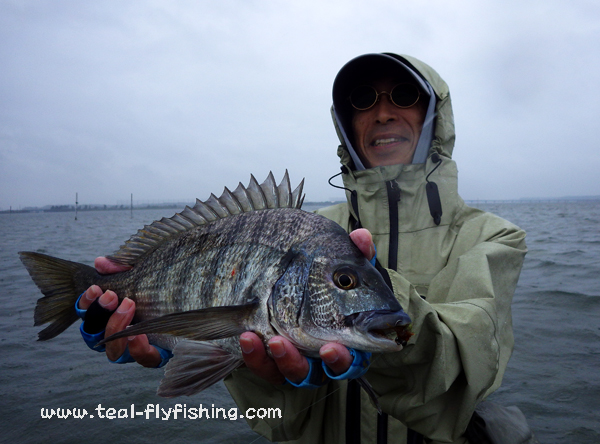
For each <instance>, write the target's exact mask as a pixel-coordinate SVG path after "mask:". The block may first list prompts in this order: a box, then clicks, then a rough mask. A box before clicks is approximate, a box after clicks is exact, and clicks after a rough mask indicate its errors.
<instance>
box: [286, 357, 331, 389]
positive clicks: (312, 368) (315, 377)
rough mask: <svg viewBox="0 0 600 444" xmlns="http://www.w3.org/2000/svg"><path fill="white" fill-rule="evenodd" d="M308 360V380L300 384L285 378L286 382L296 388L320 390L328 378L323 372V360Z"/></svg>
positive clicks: (305, 379)
mask: <svg viewBox="0 0 600 444" xmlns="http://www.w3.org/2000/svg"><path fill="white" fill-rule="evenodd" d="M306 359H308V365H309V367H308V375H306V378H304V380H303V381H302V382H300V383H298V384H296V383H294V382H292V381H290V380H289V379H287V378H285V380H286V381H287V382H288V383H289V384H291V385H293V386H294V387H300V388H311V389H315V388H319V387H321V386H322V385H324V384H325V383H326V382H327V376H325V373H324V372H323V368H322V366H321V360H320V359H319V358H308V357H307V358H306Z"/></svg>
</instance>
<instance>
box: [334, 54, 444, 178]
mask: <svg viewBox="0 0 600 444" xmlns="http://www.w3.org/2000/svg"><path fill="white" fill-rule="evenodd" d="M383 71H386V72H393V73H396V74H398V75H404V76H409V78H412V79H414V80H416V82H417V83H418V84H419V86H420V87H421V90H422V93H424V96H425V97H428V99H429V103H428V108H427V113H426V117H425V122H424V124H423V129H422V131H421V137H420V138H419V142H418V144H417V148H416V150H415V155H414V157H413V163H414V164H422V163H425V162H426V160H427V158H428V157H429V156H431V155H432V154H433V153H438V154H439V155H440V156H443V157H446V158H448V159H450V158H451V157H452V150H453V148H454V138H455V134H454V117H453V114H452V105H451V101H450V93H449V90H448V85H446V82H444V80H443V79H442V78H441V77H440V76H439V74H438V73H437V72H436V71H435V70H433V69H432V68H431V67H430V66H429V65H427V64H425V63H423V62H421V61H420V60H418V59H416V58H414V57H410V56H407V55H396V54H392V53H382V54H365V55H362V56H359V57H356V58H355V59H352V60H350V61H349V62H348V63H347V64H346V65H344V66H343V67H342V69H341V70H340V71H339V73H338V75H337V76H336V78H335V81H334V84H333V94H332V95H333V106H332V107H331V113H332V117H333V121H334V125H335V128H336V131H337V134H338V138H339V139H340V143H341V145H340V148H341V149H340V150H339V151H338V154H339V155H340V160H341V162H342V164H343V165H345V166H346V167H348V168H350V169H352V170H362V169H364V166H363V165H362V162H361V160H360V158H359V157H358V155H357V154H356V152H355V150H354V147H353V146H352V140H353V135H352V124H351V119H352V108H351V106H350V105H349V103H348V100H347V97H348V96H349V94H350V92H351V90H352V88H354V87H356V86H358V85H360V84H361V83H363V82H364V80H365V79H368V78H369V77H373V75H376V74H377V73H380V72H383Z"/></svg>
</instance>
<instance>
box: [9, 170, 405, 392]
mask: <svg viewBox="0 0 600 444" xmlns="http://www.w3.org/2000/svg"><path fill="white" fill-rule="evenodd" d="M303 185H304V180H302V182H301V183H300V184H299V185H298V186H297V187H296V188H295V189H294V191H292V189H291V185H290V179H289V175H288V172H287V171H286V172H285V175H284V177H283V179H282V181H281V183H280V184H279V185H277V184H276V181H275V179H274V176H273V173H272V172H271V173H269V175H268V177H267V178H266V180H265V181H264V182H263V183H262V184H260V185H259V183H258V182H257V180H256V179H255V177H254V176H253V175H251V178H250V182H249V184H248V185H247V186H243V185H242V184H241V182H240V183H239V185H238V187H237V188H236V189H235V190H234V191H233V192H232V191H230V190H229V189H228V188H227V187H225V189H224V191H223V193H222V195H221V196H220V197H218V198H217V197H216V196H215V195H214V194H211V196H210V198H209V199H207V200H206V201H200V200H196V204H195V205H194V206H193V207H189V206H188V207H186V208H185V209H184V210H183V211H182V212H181V213H177V214H175V215H174V216H173V217H171V218H163V219H161V220H158V221H154V222H152V223H151V224H150V225H146V226H145V227H144V228H142V229H140V230H139V231H138V232H137V233H136V234H134V235H133V236H131V238H130V239H129V240H127V241H126V242H125V243H124V245H122V246H121V247H120V248H119V250H118V251H116V252H115V253H114V254H112V255H111V256H108V258H109V259H111V260H112V261H114V262H116V263H119V264H123V265H128V266H130V267H131V268H130V269H129V270H127V271H123V272H119V273H115V274H110V275H102V274H99V273H98V272H97V271H96V270H95V269H94V268H93V267H90V266H88V265H85V264H80V263H76V262H71V261H67V260H64V259H60V258H55V257H52V256H48V255H44V254H41V253H37V252H20V253H19V255H20V259H21V261H22V263H23V264H24V266H25V267H26V268H27V270H28V272H29V274H30V276H31V278H32V279H33V281H34V283H35V284H36V285H37V286H38V287H39V289H40V290H41V292H42V293H43V294H44V297H42V298H40V299H39V300H38V301H37V305H36V307H35V312H34V325H35V326H39V325H43V324H47V323H50V325H49V326H47V327H46V328H44V329H43V330H41V331H40V332H39V333H38V340H40V341H46V340H49V339H52V338H54V337H56V336H58V335H59V334H61V333H62V332H63V331H64V330H66V329H67V328H68V327H69V326H70V325H71V324H72V323H74V322H75V321H76V320H77V319H78V317H77V314H76V311H75V303H76V301H77V299H78V297H79V295H81V294H82V293H83V292H84V291H85V290H86V289H87V288H88V287H90V286H91V285H98V286H99V287H100V288H101V289H102V290H103V291H106V290H112V291H114V292H115V293H116V294H117V295H118V297H119V299H120V300H122V299H124V298H125V297H128V298H130V299H132V300H134V301H135V303H136V313H135V317H134V319H133V321H132V325H130V326H129V327H128V328H126V329H125V330H123V331H121V332H119V333H116V334H114V335H112V336H110V337H108V338H105V339H104V340H103V341H102V342H101V343H100V344H103V343H106V342H108V341H111V340H114V339H117V338H121V337H126V336H132V335H138V334H148V335H149V339H150V342H151V343H152V344H155V345H158V346H160V347H163V348H166V349H169V350H172V353H173V357H172V358H171V360H170V361H169V363H168V364H167V366H166V367H165V376H164V378H163V380H162V381H161V383H160V386H159V388H158V394H159V395H160V396H165V397H174V396H182V395H188V396H189V395H192V394H195V393H198V392H200V391H202V390H204V389H206V388H207V387H209V386H210V385H212V384H214V383H216V382H218V381H219V380H221V379H223V378H225V377H226V376H227V375H229V374H230V373H231V372H233V371H234V370H235V369H237V368H238V367H240V366H242V365H243V358H242V353H241V350H240V347H239V343H238V338H239V335H240V334H242V333H243V332H246V331H252V332H255V333H256V334H257V335H258V336H259V337H260V338H261V339H262V340H263V341H264V343H265V346H266V344H267V342H268V340H269V339H270V338H272V337H273V336H276V335H280V336H283V337H285V338H287V339H288V340H289V341H291V343H292V344H294V345H295V346H296V347H297V348H298V350H300V352H301V353H302V354H304V355H305V356H309V357H318V356H319V349H320V347H321V346H322V345H324V344H326V343H328V342H337V343H340V344H343V345H345V346H346V347H349V348H354V349H357V350H361V351H365V352H397V351H400V350H402V348H403V346H404V345H406V341H407V338H409V337H410V335H411V333H410V323H411V320H410V318H409V316H408V315H407V314H406V312H405V311H404V310H403V309H402V307H401V306H400V304H399V302H398V301H397V299H396V298H395V297H394V294H393V292H392V291H391V289H390V288H389V286H388V285H387V284H386V283H385V281H384V279H383V278H382V276H381V274H380V273H379V272H378V271H377V270H376V268H375V267H374V266H373V265H372V264H371V263H370V261H369V260H367V258H365V257H364V255H363V254H362V253H361V252H360V250H359V249H358V248H357V247H356V246H355V245H354V243H353V242H352V240H351V239H350V237H349V235H348V233H346V231H345V230H344V229H343V228H342V227H340V226H339V225H338V224H337V223H335V222H333V221H331V220H329V219H327V218H325V217H323V216H320V215H318V214H315V213H312V212H307V211H304V210H302V208H301V207H302V203H303V200H304V195H303V193H302V190H303Z"/></svg>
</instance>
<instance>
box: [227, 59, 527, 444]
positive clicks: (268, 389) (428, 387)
mask: <svg viewBox="0 0 600 444" xmlns="http://www.w3.org/2000/svg"><path fill="white" fill-rule="evenodd" d="M403 57H405V58H406V60H408V61H409V62H410V63H411V64H412V65H413V67H415V68H416V69H417V70H418V71H420V72H421V74H423V76H424V77H425V78H426V79H427V80H428V81H429V83H430V84H431V86H432V87H433V89H434V91H435V94H436V97H437V105H436V112H437V119H436V126H435V136H434V140H433V142H432V146H431V149H430V152H429V158H428V160H427V162H426V163H425V164H412V165H393V166H384V167H376V168H371V169H367V170H363V171H352V170H351V168H350V162H351V160H350V156H349V154H348V151H347V149H346V148H345V146H343V145H342V146H340V147H339V149H338V155H339V157H340V159H341V162H342V164H343V165H346V167H347V173H346V174H344V175H343V181H344V186H345V187H346V188H348V189H350V190H356V191H357V192H358V208H359V215H360V221H361V223H362V226H363V227H364V228H367V229H368V230H370V231H371V233H372V234H373V239H374V242H375V245H376V247H377V260H378V261H379V263H380V264H382V265H383V266H384V267H388V258H389V252H390V245H393V244H394V243H396V242H397V258H398V259H397V266H396V268H397V270H393V269H387V272H388V274H389V276H390V280H391V282H392V286H393V290H394V293H395V295H396V297H397V299H398V301H399V302H400V305H401V306H402V307H403V308H404V310H405V311H406V312H407V313H408V314H409V316H410V317H411V319H412V320H413V327H412V329H413V332H414V336H413V337H412V338H411V339H410V340H409V341H408V344H407V346H406V347H405V348H404V349H403V350H402V351H400V352H397V353H390V354H381V355H374V356H373V359H372V364H371V367H370V369H369V371H368V372H367V374H366V379H367V380H368V381H369V382H370V383H371V385H372V386H373V388H374V390H375V392H377V393H378V394H379V395H381V397H380V398H379V402H380V405H381V408H382V410H383V411H384V412H386V413H387V414H388V415H389V426H388V442H389V443H405V442H406V436H407V426H408V427H410V428H411V429H413V430H415V431H416V432H418V433H420V434H422V435H423V436H424V437H425V438H426V440H427V441H426V442H432V443H438V442H439V443H442V442H451V443H465V442H467V440H466V438H464V436H463V435H464V432H465V429H466V427H467V424H468V423H469V420H470V418H471V416H472V414H473V411H474V409H475V407H476V405H477V404H478V403H479V402H480V401H481V400H482V399H484V398H485V397H486V396H487V395H489V394H490V393H491V392H493V391H494V390H496V389H497V388H498V387H499V386H500V383H501V381H502V377H503V375H504V371H505V369H506V365H507V363H508V360H509V358H510V355H511V352H512V348H513V332H512V320H511V302H512V297H513V293H514V291H515V287H516V285H517V280H518V278H519V274H520V271H521V266H522V263H523V259H524V256H525V253H526V247H525V232H524V231H523V230H521V229H520V228H518V227H517V226H515V225H513V224H511V223H509V222H507V221H505V220H503V219H501V218H499V217H497V216H494V215H492V214H490V213H486V212H483V211H481V210H478V209H474V208H470V207H468V206H467V205H465V203H464V201H463V200H462V199H461V198H460V197H459V195H458V192H457V168H456V164H455V162H454V161H453V160H452V158H451V156H452V150H453V147H454V137H455V136H454V119H453V115H452V107H451V103H450V94H449V91H448V87H447V85H446V83H445V82H444V81H443V80H442V79H441V78H440V77H439V75H438V74H437V73H436V72H435V71H434V70H433V69H431V68H430V67H429V66H427V65H425V64H424V63H422V62H420V61H418V60H416V59H414V58H410V57H407V56H403ZM334 120H335V118H334ZM335 123H336V127H337V122H335ZM342 143H343V142H342ZM434 153H437V154H438V155H439V156H440V158H441V159H442V162H441V164H440V165H439V167H438V168H437V169H435V171H433V169H434V168H435V166H436V163H435V162H433V160H432V158H431V155H432V154H434ZM434 158H435V156H434ZM432 171H433V173H432V174H431V175H430V177H429V180H430V181H433V182H435V183H436V184H437V186H438V189H439V193H440V199H441V203H442V209H443V215H442V218H441V223H440V224H439V225H436V224H435V223H434V220H433V218H432V216H431V214H430V210H429V205H428V201H427V195H426V191H425V185H426V177H427V175H428V174H429V173H431V172H432ZM392 183H394V184H396V185H397V186H398V188H399V190H400V199H399V200H397V199H394V200H393V201H392V202H391V203H390V195H388V189H390V185H391V184H392ZM347 197H348V202H350V195H349V193H348V196H347ZM393 212H397V215H398V229H397V236H395V233H392V235H390V231H391V230H390V221H391V220H392V218H391V216H390V214H391V213H393ZM319 213H320V214H322V215H324V216H326V217H328V218H329V219H332V220H334V221H336V222H337V223H339V224H340V225H341V226H342V227H344V228H345V229H346V230H348V231H351V230H352V228H353V220H356V219H357V215H356V214H355V212H354V210H353V208H352V206H351V205H350V203H344V204H340V205H335V206H332V207H328V208H325V209H322V210H320V211H319ZM391 268H394V267H391ZM226 384H227V387H228V389H229V391H230V393H231V395H232V396H233V398H234V399H235V401H236V403H237V404H238V406H239V407H240V408H242V409H246V408H249V407H254V408H257V409H258V408H260V407H263V408H269V407H271V408H279V409H280V410H281V412H282V418H281V419H278V418H275V419H273V418H271V419H269V418H266V417H265V418H263V419H260V418H258V417H254V418H252V419H247V421H248V423H249V424H250V426H251V427H252V429H254V430H255V431H256V432H258V433H260V434H261V435H263V436H265V437H267V438H268V439H270V440H273V441H294V442H298V443H313V444H314V443H344V442H345V439H346V437H345V417H346V416H345V415H346V387H347V382H346V381H339V382H338V381H330V382H329V383H327V384H326V385H325V386H323V387H321V388H319V389H313V390H311V389H299V388H295V387H293V386H291V385H289V384H287V385H281V386H274V385H271V384H269V383H267V382H265V381H263V380H262V379H260V378H258V377H257V376H255V375H253V374H252V373H251V372H250V371H249V370H248V369H246V368H242V369H239V370H237V371H235V372H234V373H233V374H232V375H231V376H230V377H229V378H227V380H226ZM361 392H362V393H361V398H362V399H361V406H362V408H361V442H362V443H375V442H376V423H377V411H376V410H375V408H374V407H373V405H372V403H371V401H370V400H369V398H368V397H367V395H366V394H365V393H364V391H361Z"/></svg>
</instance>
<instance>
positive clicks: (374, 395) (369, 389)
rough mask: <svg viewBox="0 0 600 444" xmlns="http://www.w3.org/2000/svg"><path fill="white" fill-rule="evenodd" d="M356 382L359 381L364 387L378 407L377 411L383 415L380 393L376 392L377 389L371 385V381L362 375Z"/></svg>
mask: <svg viewBox="0 0 600 444" xmlns="http://www.w3.org/2000/svg"><path fill="white" fill-rule="evenodd" d="M356 382H358V384H359V385H360V386H361V387H362V389H363V390H364V391H365V392H366V394H367V395H369V398H371V401H372V402H373V405H374V406H375V408H376V409H377V412H378V413H379V414H380V415H381V413H382V411H381V405H379V399H378V398H379V395H378V394H377V393H376V392H375V389H373V386H371V384H370V383H369V381H367V380H366V379H365V378H364V377H363V376H361V377H360V378H357V379H356Z"/></svg>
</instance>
